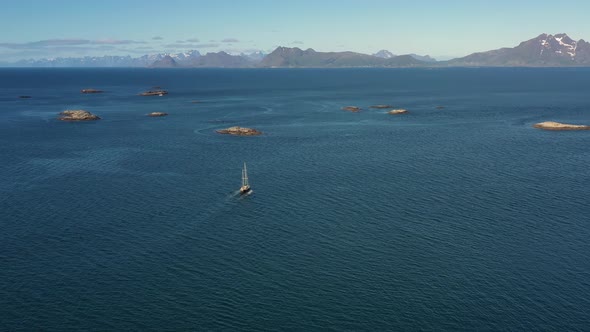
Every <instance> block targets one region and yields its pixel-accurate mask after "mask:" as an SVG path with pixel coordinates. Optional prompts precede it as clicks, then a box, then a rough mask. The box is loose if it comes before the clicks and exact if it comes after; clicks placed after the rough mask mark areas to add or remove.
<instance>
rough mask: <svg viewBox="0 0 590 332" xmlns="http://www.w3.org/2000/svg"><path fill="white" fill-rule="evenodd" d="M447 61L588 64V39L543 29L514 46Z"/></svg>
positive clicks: (533, 64) (457, 62)
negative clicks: (544, 31)
mask: <svg viewBox="0 0 590 332" xmlns="http://www.w3.org/2000/svg"><path fill="white" fill-rule="evenodd" d="M448 64H450V65H461V66H463V65H466V66H588V65H590V43H588V42H586V41H584V40H583V39H580V40H578V41H576V40H574V39H572V38H570V37H569V36H568V35H566V34H565V33H560V34H556V35H550V34H546V33H543V34H541V35H539V36H537V37H536V38H533V39H530V40H527V41H524V42H522V43H520V44H519V45H518V46H516V47H514V48H501V49H498V50H493V51H488V52H481V53H473V54H471V55H468V56H466V57H463V58H459V59H453V60H450V61H449V62H448Z"/></svg>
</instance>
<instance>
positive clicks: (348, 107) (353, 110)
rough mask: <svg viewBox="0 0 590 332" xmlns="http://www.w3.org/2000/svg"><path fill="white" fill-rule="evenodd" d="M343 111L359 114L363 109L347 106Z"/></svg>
mask: <svg viewBox="0 0 590 332" xmlns="http://www.w3.org/2000/svg"><path fill="white" fill-rule="evenodd" d="M342 110H344V111H349V112H359V111H360V110H361V108H360V107H356V106H345V107H342Z"/></svg>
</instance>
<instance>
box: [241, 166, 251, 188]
mask: <svg viewBox="0 0 590 332" xmlns="http://www.w3.org/2000/svg"><path fill="white" fill-rule="evenodd" d="M250 190H251V189H250V183H249V182H248V169H247V168H246V163H245V162H244V168H242V186H241V187H240V194H246V193H249V192H250Z"/></svg>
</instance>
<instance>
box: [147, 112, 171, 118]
mask: <svg viewBox="0 0 590 332" xmlns="http://www.w3.org/2000/svg"><path fill="white" fill-rule="evenodd" d="M166 115H168V113H166V112H151V113H150V114H148V116H153V117H158V116H166Z"/></svg>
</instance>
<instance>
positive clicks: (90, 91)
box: [80, 89, 104, 93]
mask: <svg viewBox="0 0 590 332" xmlns="http://www.w3.org/2000/svg"><path fill="white" fill-rule="evenodd" d="M103 92H104V91H102V90H97V89H82V90H80V93H103Z"/></svg>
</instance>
